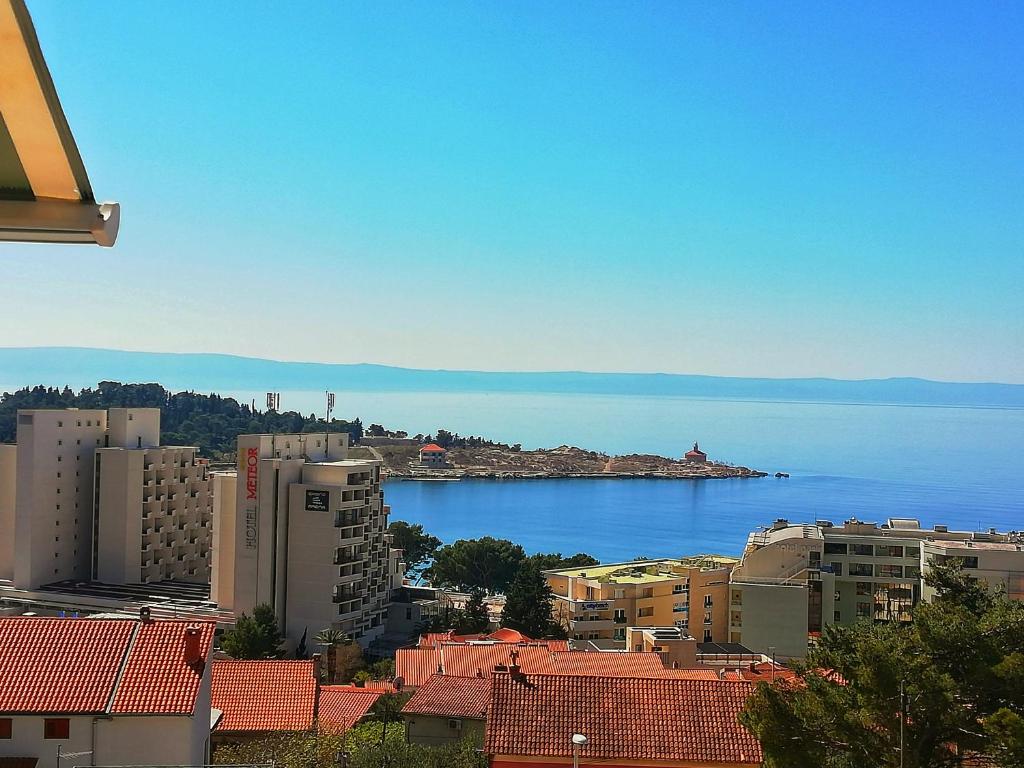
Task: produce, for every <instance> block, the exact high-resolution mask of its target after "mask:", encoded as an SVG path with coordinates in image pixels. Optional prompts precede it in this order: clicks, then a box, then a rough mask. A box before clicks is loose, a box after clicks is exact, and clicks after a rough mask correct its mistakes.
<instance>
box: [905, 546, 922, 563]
mask: <svg viewBox="0 0 1024 768" xmlns="http://www.w3.org/2000/svg"><path fill="white" fill-rule="evenodd" d="M903 556H904V557H912V558H914V559H915V560H919V559H920V558H921V548H920V547H907V548H906V549H904V550H903Z"/></svg>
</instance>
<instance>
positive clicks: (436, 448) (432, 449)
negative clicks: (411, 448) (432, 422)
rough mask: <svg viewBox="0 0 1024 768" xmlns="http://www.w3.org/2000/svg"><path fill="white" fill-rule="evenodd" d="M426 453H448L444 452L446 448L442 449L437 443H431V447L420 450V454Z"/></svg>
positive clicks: (427, 446) (426, 446)
mask: <svg viewBox="0 0 1024 768" xmlns="http://www.w3.org/2000/svg"><path fill="white" fill-rule="evenodd" d="M424 451H429V452H431V453H437V452H439V451H440V452H441V453H445V452H446V451H445V450H444V448H442V447H441V446H440V445H438V444H437V443H430V445H424V446H423V447H422V448H420V453H423V452H424Z"/></svg>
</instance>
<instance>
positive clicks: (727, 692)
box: [484, 673, 763, 768]
mask: <svg viewBox="0 0 1024 768" xmlns="http://www.w3.org/2000/svg"><path fill="white" fill-rule="evenodd" d="M753 690H754V684H753V683H749V682H745V681H732V680H686V679H675V678H668V677H661V678H614V677H577V676H568V675H530V674H522V673H516V674H512V673H501V674H495V675H494V676H493V677H492V678H491V699H490V703H489V704H488V709H487V728H486V732H485V736H484V751H485V752H486V753H487V754H488V756H489V759H490V765H491V768H513V767H515V768H518V767H519V766H523V767H524V768H525V767H526V766H529V768H555V767H556V766H557V768H565V767H566V766H571V765H572V764H573V743H572V736H573V734H581V735H583V736H585V737H586V743H585V744H584V745H582V746H581V747H579V749H578V752H579V765H581V766H585V765H600V766H602V768H627V766H645V767H647V768H662V767H663V768H740V767H741V766H759V765H761V761H762V759H763V756H762V751H761V745H760V744H759V743H758V741H757V739H756V738H754V736H753V734H751V733H750V732H749V731H747V730H746V729H745V728H744V727H743V726H742V725H741V724H740V722H739V714H740V712H741V711H742V710H743V706H744V704H745V702H746V700H747V698H748V697H749V696H750V694H751V692H752V691H753Z"/></svg>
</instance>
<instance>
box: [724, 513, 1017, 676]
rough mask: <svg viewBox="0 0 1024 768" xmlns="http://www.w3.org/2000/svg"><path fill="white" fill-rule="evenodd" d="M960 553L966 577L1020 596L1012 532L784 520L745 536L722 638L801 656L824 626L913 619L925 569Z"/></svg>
mask: <svg viewBox="0 0 1024 768" xmlns="http://www.w3.org/2000/svg"><path fill="white" fill-rule="evenodd" d="M953 558H958V559H960V560H961V561H962V562H963V565H964V567H965V569H966V570H967V572H968V573H970V574H972V575H975V576H976V577H977V578H979V579H982V580H984V581H986V582H987V583H988V584H989V585H990V586H992V587H997V586H1002V587H1004V588H1006V590H1007V593H1008V594H1009V595H1010V597H1012V598H1015V599H1022V598H1024V539H1022V538H1021V536H1020V535H1019V534H1016V533H999V532H997V531H995V530H989V531H987V532H970V531H950V530H948V529H947V527H946V526H943V525H937V526H935V527H934V528H933V529H924V528H921V525H920V523H919V522H918V521H917V520H911V519H905V518H893V519H890V520H888V521H887V522H885V523H884V524H882V525H878V524H876V523H865V522H862V521H859V520H855V519H851V520H847V521H846V522H845V523H844V524H843V525H841V526H836V525H834V524H832V523H831V522H829V521H824V520H821V521H818V522H816V523H814V524H806V525H804V524H790V523H789V522H788V521H786V520H778V521H776V523H775V524H774V525H773V526H772V527H771V528H769V529H767V530H763V531H756V532H754V533H751V534H750V536H749V538H748V540H747V545H746V548H745V549H744V553H743V557H742V559H741V561H740V563H739V564H738V565H737V566H736V567H735V568H734V569H733V571H732V575H731V578H730V582H731V583H730V585H729V641H730V642H735V643H742V644H743V645H745V646H747V647H748V648H751V649H752V650H754V651H757V652H759V653H766V654H768V655H778V656H780V657H801V656H804V655H805V654H806V651H807V645H808V642H809V640H813V638H815V637H816V636H818V635H819V634H820V633H821V631H822V629H823V628H824V627H825V626H827V625H830V624H839V625H849V624H853V623H854V622H856V621H864V620H870V621H899V622H906V621H910V620H911V609H912V608H913V606H914V605H916V604H917V603H918V602H920V601H921V600H922V599H930V598H931V597H932V595H931V594H930V593H929V589H928V587H927V585H925V583H924V575H925V574H926V572H927V569H928V568H929V566H930V565H931V564H933V563H935V562H945V561H947V560H950V559H953Z"/></svg>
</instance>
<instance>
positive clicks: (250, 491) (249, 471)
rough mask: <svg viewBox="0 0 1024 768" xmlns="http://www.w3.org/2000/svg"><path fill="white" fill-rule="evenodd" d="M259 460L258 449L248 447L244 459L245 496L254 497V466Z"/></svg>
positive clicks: (251, 499)
mask: <svg viewBox="0 0 1024 768" xmlns="http://www.w3.org/2000/svg"><path fill="white" fill-rule="evenodd" d="M259 461H260V454H259V450H257V449H256V448H250V449H249V454H248V456H247V457H246V460H245V498H246V499H249V500H250V501H253V500H255V499H256V467H257V465H258V464H259Z"/></svg>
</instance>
